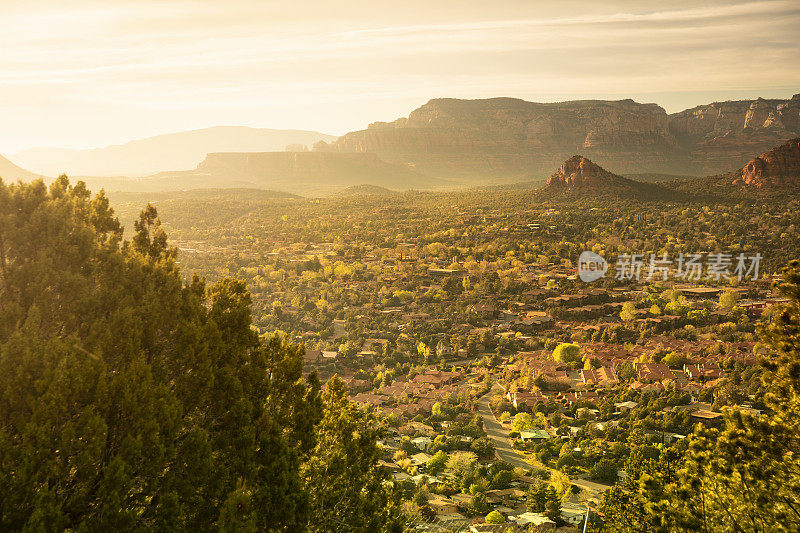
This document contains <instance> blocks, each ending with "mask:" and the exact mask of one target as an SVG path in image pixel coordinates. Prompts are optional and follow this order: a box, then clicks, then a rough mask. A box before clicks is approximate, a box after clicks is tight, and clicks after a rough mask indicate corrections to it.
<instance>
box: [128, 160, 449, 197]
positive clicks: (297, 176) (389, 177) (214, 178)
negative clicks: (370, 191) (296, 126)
mask: <svg viewBox="0 0 800 533" xmlns="http://www.w3.org/2000/svg"><path fill="white" fill-rule="evenodd" d="M444 183H445V182H444V181H443V180H439V179H437V178H432V177H430V176H425V175H422V174H420V173H418V172H416V171H414V170H412V169H410V168H409V167H408V166H405V165H399V164H393V163H387V162H385V161H382V160H380V159H378V157H377V156H376V155H375V154H365V153H354V154H333V153H319V152H244V153H232V152H225V153H212V154H208V156H207V157H206V158H205V159H204V160H203V161H202V162H201V163H200V164H199V165H197V168H196V169H194V170H187V171H178V172H162V173H159V174H156V175H153V176H150V177H147V178H141V179H137V180H124V183H122V182H118V183H116V185H118V186H119V187H124V190H132V191H170V190H183V189H204V188H216V187H219V188H231V187H247V188H262V189H275V190H280V191H287V192H291V193H295V194H302V195H306V196H314V195H317V196H324V195H327V194H332V193H336V192H339V191H340V190H341V189H342V188H344V187H349V186H353V185H372V186H379V187H385V188H390V189H414V188H421V189H427V188H432V187H437V186H441V185H443V184H444Z"/></svg>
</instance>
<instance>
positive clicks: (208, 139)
mask: <svg viewBox="0 0 800 533" xmlns="http://www.w3.org/2000/svg"><path fill="white" fill-rule="evenodd" d="M335 138H336V137H335V136H333V135H327V134H324V133H319V132H315V131H307V130H295V129H289V130H280V129H269V128H251V127H249V126H212V127H209V128H202V129H195V130H187V131H181V132H174V133H165V134H162V135H155V136H152V137H145V138H142V139H135V140H132V141H129V142H127V143H123V144H115V145H109V146H105V147H102V148H91V149H87V150H67V149H62V148H34V149H31V150H25V151H23V152H19V153H17V154H15V155H14V158H15V160H16V161H18V162H19V163H20V164H21V165H23V166H27V167H30V168H34V169H35V170H38V171H41V172H42V173H43V174H47V175H51V176H56V175H58V174H61V173H66V174H69V175H73V176H106V177H142V176H148V175H151V174H154V173H157V172H162V171H170V170H191V169H193V168H195V166H196V165H197V163H198V162H200V161H201V160H202V159H203V158H204V157H205V156H206V155H207V154H209V153H213V152H242V151H257V152H267V151H281V150H285V149H286V148H287V147H288V146H290V145H297V147H298V148H302V146H308V147H310V146H312V145H313V144H314V143H316V142H319V141H320V140H325V139H327V140H332V139H335Z"/></svg>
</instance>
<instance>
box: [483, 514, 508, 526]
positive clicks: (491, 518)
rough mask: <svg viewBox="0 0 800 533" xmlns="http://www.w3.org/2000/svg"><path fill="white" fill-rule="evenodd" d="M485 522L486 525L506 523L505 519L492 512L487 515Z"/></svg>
mask: <svg viewBox="0 0 800 533" xmlns="http://www.w3.org/2000/svg"><path fill="white" fill-rule="evenodd" d="M485 520H486V523H487V524H505V523H506V517H505V516H503V515H502V514H501V513H500V512H499V511H492V512H491V513H489V514H487V515H486V518H485Z"/></svg>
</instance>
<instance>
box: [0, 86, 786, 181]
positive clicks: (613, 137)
mask: <svg viewBox="0 0 800 533" xmlns="http://www.w3.org/2000/svg"><path fill="white" fill-rule="evenodd" d="M798 137H800V94H796V95H794V96H793V97H792V98H789V99H784V100H781V99H770V100H766V99H762V98H758V99H756V100H741V101H729V102H715V103H711V104H707V105H701V106H697V107H694V108H692V109H687V110H684V111H680V112H678V113H673V114H668V113H667V112H666V111H665V110H664V109H663V108H662V107H660V106H658V105H656V104H652V103H649V104H642V103H637V102H634V101H633V100H630V99H628V100H618V101H609V100H580V101H569V102H557V103H535V102H527V101H525V100H519V99H515V98H490V99H484V100H461V99H453V98H440V99H434V100H430V101H429V102H428V103H426V104H424V105H423V106H421V107H419V108H417V109H415V110H414V111H412V112H411V113H410V114H409V115H408V117H403V118H399V119H397V120H395V121H394V122H376V123H373V124H370V125H369V127H368V128H367V129H365V130H361V131H354V132H350V133H347V134H345V135H342V136H341V137H338V138H336V137H333V136H330V135H325V134H322V133H318V132H310V131H301V130H267V129H258V128H245V127H238V126H232V127H227V126H226V127H214V128H207V129H204V130H194V131H190V132H183V133H176V134H170V135H160V136H157V137H151V138H148V139H141V140H138V141H132V142H130V143H128V144H124V145H118V146H110V147H107V148H100V149H95V150H84V151H69V150H66V151H65V150H58V149H38V150H28V151H26V152H21V153H20V154H17V155H16V156H14V157H11V159H12V160H13V161H14V163H12V162H11V161H8V160H6V159H3V160H0V176H1V177H2V178H3V179H4V180H5V181H14V180H17V179H22V180H30V179H35V178H36V177H38V176H39V175H38V174H36V172H39V171H42V170H50V171H57V172H43V174H45V175H47V176H49V177H50V178H51V179H52V178H54V177H55V176H57V175H58V174H59V173H62V172H63V173H66V174H68V175H70V176H72V177H81V178H82V179H85V181H86V182H87V184H88V185H89V186H90V187H93V188H99V187H104V188H106V189H107V190H109V191H140V192H143V191H153V192H158V191H174V190H185V189H203V188H257V189H269V190H275V191H283V192H287V193H292V194H299V195H303V196H313V195H328V194H341V193H342V192H343V190H344V194H353V193H354V192H356V193H362V194H363V193H365V192H367V193H369V192H368V191H372V192H371V194H377V193H379V192H378V191H380V190H381V189H389V190H395V191H401V190H409V189H421V190H446V189H450V190H452V189H459V188H469V187H480V186H505V185H513V184H528V185H527V186H534V185H536V186H538V185H544V184H545V181H546V180H547V181H548V183H549V184H550V185H552V186H553V187H560V188H561V189H569V190H579V189H581V190H584V189H586V188H587V187H588V188H590V189H595V190H597V189H598V188H600V189H604V190H606V191H607V192H612V193H614V194H622V193H625V191H627V192H628V193H630V192H635V194H636V195H637V196H640V195H642V194H646V195H650V194H659V195H660V194H662V193H665V192H666V191H667V188H666V184H667V183H668V182H669V183H672V182H674V184H675V186H670V187H669V189H671V190H673V191H676V190H680V191H682V192H683V193H686V192H691V191H690V190H689V189H690V188H691V187H692V186H697V187H700V188H701V189H709V188H715V187H716V188H718V187H720V186H723V185H724V186H728V187H730V186H732V185H743V186H744V185H752V186H753V187H754V188H757V189H762V190H768V189H770V188H771V187H780V186H783V185H786V186H795V187H796V186H797V185H798V183H800V182H799V181H798V178H797V166H796V165H797V150H798V147H797V141H796V139H797V138H798ZM793 139H794V140H793ZM784 143H786V144H784ZM776 147H779V148H776ZM773 149H775V150H773ZM575 154H581V156H580V157H581V159H574V157H577V156H575ZM757 154H761V155H758V156H757ZM756 156H757V157H756ZM18 165H19V166H18ZM21 167H25V168H29V169H33V171H26V170H24V169H23V168H21ZM559 167H561V170H560V172H561V174H563V175H562V176H560V177H559V178H558V179H555V177H554V176H551V174H552V171H553V169H554V168H559ZM598 169H600V170H598ZM734 169H741V170H738V171H736V170H734ZM600 171H602V172H600ZM703 176H705V177H703ZM548 177H549V180H548ZM711 177H713V179H712V178H711ZM630 178H635V180H633V179H630ZM554 180H555V181H554ZM562 181H563V182H564V183H562V184H561V185H556V183H557V182H562ZM641 182H648V183H650V184H652V183H653V182H661V185H658V186H653V187H645V186H644V185H643V184H642V183H641ZM601 184H602V186H601ZM550 185H548V187H550ZM350 187H356V188H355V189H352V190H349V191H348V190H347V188H350ZM370 188H374V189H370ZM550 190H554V189H553V188H552V187H550Z"/></svg>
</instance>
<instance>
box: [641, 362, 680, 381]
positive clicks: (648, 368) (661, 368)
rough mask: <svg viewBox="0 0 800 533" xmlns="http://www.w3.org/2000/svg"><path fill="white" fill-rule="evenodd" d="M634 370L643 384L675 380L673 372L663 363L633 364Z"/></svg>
mask: <svg viewBox="0 0 800 533" xmlns="http://www.w3.org/2000/svg"><path fill="white" fill-rule="evenodd" d="M633 369H634V370H636V373H637V376H638V378H639V381H641V382H647V381H663V380H665V379H675V375H674V374H673V373H672V370H670V368H669V366H667V365H665V364H663V363H633Z"/></svg>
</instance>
